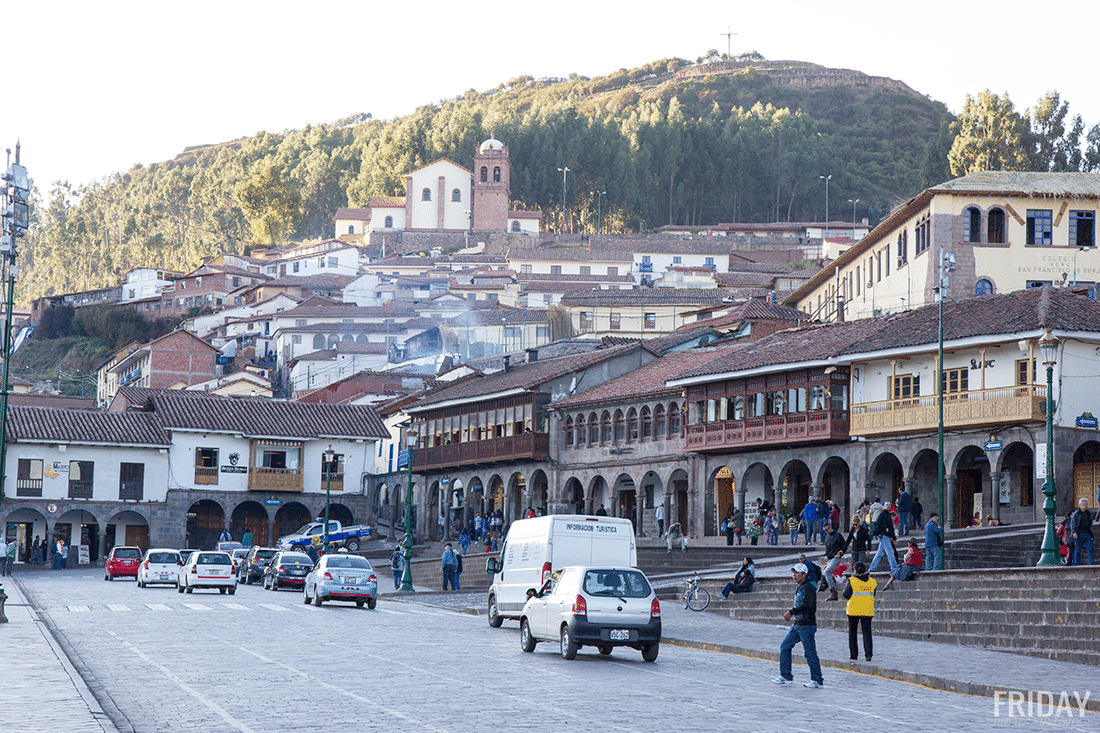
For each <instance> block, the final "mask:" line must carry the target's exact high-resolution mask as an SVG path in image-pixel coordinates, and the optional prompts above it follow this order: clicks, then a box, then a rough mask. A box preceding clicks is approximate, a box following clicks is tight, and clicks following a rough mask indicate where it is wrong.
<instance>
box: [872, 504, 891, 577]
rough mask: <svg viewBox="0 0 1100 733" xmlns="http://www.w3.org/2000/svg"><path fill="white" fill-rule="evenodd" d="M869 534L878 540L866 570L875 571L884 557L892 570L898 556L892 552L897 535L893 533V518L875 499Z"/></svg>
mask: <svg viewBox="0 0 1100 733" xmlns="http://www.w3.org/2000/svg"><path fill="white" fill-rule="evenodd" d="M871 536H872V537H873V538H875V539H877V540H878V551H877V552H876V553H875V556H874V557H873V558H872V559H871V564H870V565H869V566H868V567H867V571H868V572H871V573H873V572H875V568H877V567H878V563H879V561H880V560H881V559H882V558H884V557H885V558H886V560H887V562H889V563H890V570H891V571H893V570H894V568H896V567H897V566H898V558H897V555H895V554H894V540H896V539H897V535H896V534H894V518H893V517H892V516H891V515H890V512H889V511H887V510H886V509H884V508H883V507H882V504H879V503H878V502H877V501H876V502H875V503H874V504H872V505H871Z"/></svg>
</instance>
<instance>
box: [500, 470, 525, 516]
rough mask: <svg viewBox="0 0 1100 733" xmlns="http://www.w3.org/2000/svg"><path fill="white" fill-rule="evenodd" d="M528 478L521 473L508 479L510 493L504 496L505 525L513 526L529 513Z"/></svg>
mask: <svg viewBox="0 0 1100 733" xmlns="http://www.w3.org/2000/svg"><path fill="white" fill-rule="evenodd" d="M526 498H527V477H526V476H524V475H523V474H522V473H520V472H519V471H517V472H515V473H513V474H512V477H511V478H510V479H508V493H507V494H505V496H504V523H505V524H511V523H512V522H514V521H516V520H517V519H521V518H522V517H523V516H524V514H526V512H527V505H526V503H525V501H526Z"/></svg>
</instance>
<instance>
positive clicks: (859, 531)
mask: <svg viewBox="0 0 1100 733" xmlns="http://www.w3.org/2000/svg"><path fill="white" fill-rule="evenodd" d="M849 547H851V548H852V567H855V566H856V565H858V564H859V563H861V562H866V561H867V553H868V552H869V551H870V550H871V533H870V532H868V531H867V525H866V524H864V522H863V519H861V518H860V516H859V515H858V514H856V515H854V516H853V517H852V528H851V529H850V530H849V531H848V539H847V540H846V541H845V542H844V549H845V550H847V549H848V548H849Z"/></svg>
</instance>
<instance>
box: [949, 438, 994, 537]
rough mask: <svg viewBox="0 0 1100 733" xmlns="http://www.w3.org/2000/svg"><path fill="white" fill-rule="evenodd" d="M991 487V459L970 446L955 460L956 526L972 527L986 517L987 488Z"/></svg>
mask: <svg viewBox="0 0 1100 733" xmlns="http://www.w3.org/2000/svg"><path fill="white" fill-rule="evenodd" d="M987 486H989V458H988V457H986V455H985V450H984V449H982V448H980V447H978V446H976V445H968V446H966V447H965V448H963V449H962V450H960V451H959V453H958V455H957V457H956V459H955V522H956V524H955V526H956V527H958V528H962V527H972V526H974V525H975V524H976V523H980V522H981V520H982V517H983V515H984V511H983V507H984V504H985V502H983V498H984V495H985V487H987Z"/></svg>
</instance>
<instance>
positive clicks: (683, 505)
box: [666, 468, 691, 534]
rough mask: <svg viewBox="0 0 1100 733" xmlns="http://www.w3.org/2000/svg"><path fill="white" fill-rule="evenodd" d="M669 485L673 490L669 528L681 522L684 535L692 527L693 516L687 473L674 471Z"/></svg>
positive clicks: (670, 496) (679, 469)
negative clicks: (690, 512) (690, 509)
mask: <svg viewBox="0 0 1100 733" xmlns="http://www.w3.org/2000/svg"><path fill="white" fill-rule="evenodd" d="M668 485H669V486H670V487H671V490H670V491H669V492H668V494H669V507H668V513H667V517H668V526H669V527H671V526H672V524H673V523H674V522H679V523H680V526H681V527H682V528H683V531H684V534H687V533H688V530H689V528H690V527H691V522H690V516H691V515H690V514H689V513H688V475H687V471H685V470H684V469H682V468H678V469H676V470H675V471H673V472H672V475H671V476H670V477H669V479H668ZM666 529H667V527H666Z"/></svg>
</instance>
